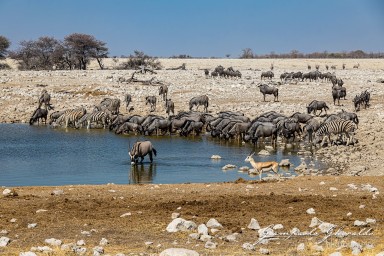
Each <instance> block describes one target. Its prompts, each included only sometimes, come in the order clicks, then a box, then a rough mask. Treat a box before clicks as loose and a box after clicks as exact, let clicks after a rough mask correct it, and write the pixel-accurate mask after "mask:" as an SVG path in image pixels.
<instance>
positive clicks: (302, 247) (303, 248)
mask: <svg viewBox="0 0 384 256" xmlns="http://www.w3.org/2000/svg"><path fill="white" fill-rule="evenodd" d="M297 250H298V251H304V250H305V244H304V243H301V244H299V245H298V246H297Z"/></svg>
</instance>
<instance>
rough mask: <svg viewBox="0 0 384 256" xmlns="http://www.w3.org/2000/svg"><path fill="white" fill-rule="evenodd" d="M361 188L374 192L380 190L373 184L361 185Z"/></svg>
mask: <svg viewBox="0 0 384 256" xmlns="http://www.w3.org/2000/svg"><path fill="white" fill-rule="evenodd" d="M361 189H362V190H364V191H369V192H372V193H374V192H378V191H379V190H378V189H377V188H375V187H373V186H372V185H371V184H366V185H361Z"/></svg>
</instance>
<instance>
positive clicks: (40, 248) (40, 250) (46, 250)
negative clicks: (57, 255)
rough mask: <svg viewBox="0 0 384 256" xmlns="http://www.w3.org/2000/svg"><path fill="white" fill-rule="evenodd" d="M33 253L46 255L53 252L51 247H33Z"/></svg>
mask: <svg viewBox="0 0 384 256" xmlns="http://www.w3.org/2000/svg"><path fill="white" fill-rule="evenodd" d="M31 251H35V252H44V253H50V252H53V250H52V248H51V247H48V246H37V247H32V248H31Z"/></svg>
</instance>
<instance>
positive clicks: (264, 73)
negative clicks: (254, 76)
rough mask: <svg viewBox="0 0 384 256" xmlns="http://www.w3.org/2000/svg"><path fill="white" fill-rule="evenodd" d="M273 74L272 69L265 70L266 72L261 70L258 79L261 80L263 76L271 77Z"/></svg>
mask: <svg viewBox="0 0 384 256" xmlns="http://www.w3.org/2000/svg"><path fill="white" fill-rule="evenodd" d="M274 76H275V75H274V74H273V72H272V71H266V72H262V73H261V76H260V79H261V80H263V77H266V78H269V79H272V78H273V77H274Z"/></svg>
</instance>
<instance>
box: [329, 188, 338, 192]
mask: <svg viewBox="0 0 384 256" xmlns="http://www.w3.org/2000/svg"><path fill="white" fill-rule="evenodd" d="M329 190H331V191H337V190H338V189H337V188H335V187H330V188H329Z"/></svg>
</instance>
